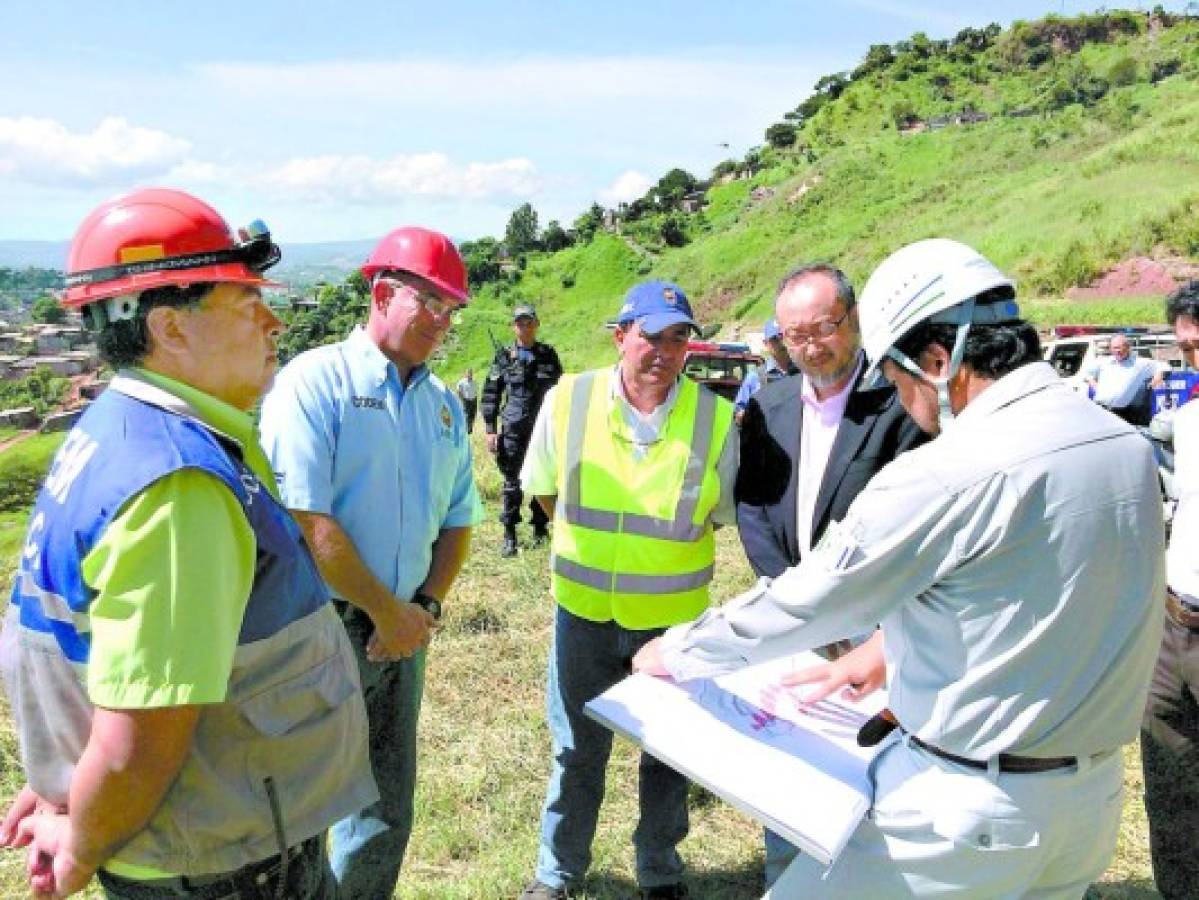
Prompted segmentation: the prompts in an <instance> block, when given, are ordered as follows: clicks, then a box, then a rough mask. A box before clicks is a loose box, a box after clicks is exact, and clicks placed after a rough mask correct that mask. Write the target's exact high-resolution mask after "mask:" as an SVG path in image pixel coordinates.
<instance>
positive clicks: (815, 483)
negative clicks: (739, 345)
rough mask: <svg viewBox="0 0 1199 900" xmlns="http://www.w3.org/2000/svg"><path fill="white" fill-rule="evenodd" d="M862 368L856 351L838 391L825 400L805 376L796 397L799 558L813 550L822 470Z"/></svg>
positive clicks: (796, 527)
mask: <svg viewBox="0 0 1199 900" xmlns="http://www.w3.org/2000/svg"><path fill="white" fill-rule="evenodd" d="M861 367H862V360H861V356H860V354H859V358H858V362H857V365H856V366H855V367H854V370H853V374H852V375H850V377H849V380H848V381H846V382H845V386H844V387H843V388H841V390H840V391H838V392H837V393H835V394H833V395H832V396H831V397H828V398H826V399H824V400H821V399H820V398H819V397H817V396H816V389H815V388H814V387H813V386H812V380H811V379H810V378H805V379H804V380H803V387H802V388H801V391H800V395H799V399H800V402H801V403H802V404H803V423H802V427H801V428H800V429H799V465H798V466H797V470H796V479H797V482H796V485H795V505H796V516H795V539H796V541H797V542H798V544H799V555H800V556H801V557H802V556H804V555H806V554H807V553H808V551H809V550H811V549H812V520H813V519H814V518H815V516H816V497H817V496H818V495H819V494H820V485H821V483H822V482H823V481H824V470H825V469H827V468H828V458H829V455H830V454H831V453H832V450H833V442H834V441H836V440H837V431H838V430H839V429H840V428H841V419H842V418H843V417H844V416H845V407H846V406H847V405H848V403H849V394H850V392H851V391H852V390H853V386H854V385H855V384H856V383H857V380H858V370H859V369H861Z"/></svg>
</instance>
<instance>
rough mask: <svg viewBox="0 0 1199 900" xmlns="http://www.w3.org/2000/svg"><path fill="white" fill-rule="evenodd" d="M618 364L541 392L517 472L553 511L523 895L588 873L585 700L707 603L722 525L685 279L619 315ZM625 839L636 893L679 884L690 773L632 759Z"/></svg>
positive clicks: (593, 758) (597, 761)
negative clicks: (539, 771)
mask: <svg viewBox="0 0 1199 900" xmlns="http://www.w3.org/2000/svg"><path fill="white" fill-rule="evenodd" d="M616 319H617V325H616V331H615V340H616V346H617V347H618V348H619V351H620V360H619V361H618V362H617V364H616V366H615V367H613V368H605V369H596V370H592V371H589V372H584V373H582V374H580V375H567V376H565V377H563V378H562V380H561V381H560V382H559V383H558V385H557V386H556V387H555V388H553V390H551V391H550V393H549V394H548V395H547V396H546V399H545V402H544V404H543V405H542V407H541V412H540V414H539V416H538V418H537V422H536V424H535V425H534V427H533V434H532V436H531V438H530V442H529V449H528V453H527V455H526V457H525V463H524V467H523V469H522V470H521V482H522V484H523V487H524V490H525V492H526V493H528V494H531V495H533V496H535V497H536V498H537V499H538V502H540V503H541V505H542V506H543V507H544V508H545V510H546V512H547V513H549V514H550V515H552V516H554V517H555V519H556V521H555V525H554V533H553V543H552V545H551V546H552V550H553V553H552V559H553V562H552V569H553V572H552V585H553V594H554V599H555V600H556V601H557V603H558V608H557V611H556V619H555V625H554V641H553V646H552V648H551V650H550V660H549V679H548V687H547V694H548V701H547V715H548V719H549V727H550V733H551V736H552V738H553V744H554V764H553V771H552V773H551V775H550V783H549V790H548V792H547V796H546V801H545V808H544V811H543V813H542V818H541V846H540V850H539V853H538V859H537V870H536V876H535V879H534V881H533V882H532V883H531V884H530V885H529V886H528V887H527V888H526V889H525V891H524V893H522V894H521V900H554V898H562V897H566V896H567V889H568V887H569V886H570V885H571V884H572V883H573V882H576V881H577V880H578V879H580V878H582V876H583V874H584V873H585V872H586V871H587V866H588V864H589V863H590V860H591V840H592V837H593V836H594V834H595V825H596V817H597V814H598V813H599V807H600V801H601V799H602V798H603V791H604V771H605V768H606V766H607V762H608V754H609V752H610V750H611V746H612V733H611V732H610V731H608V730H607V729H605V728H603V727H602V726H600V725H597V724H596V723H594V722H592V721H591V720H589V719H586V718H584V716H583V704H585V703H586V702H587V701H588V700H590V699H592V698H593V697H595V696H596V695H598V694H600V693H602V692H603V691H604V690H606V689H607V688H609V687H611V686H612V685H613V684H615V683H616V682H618V681H620V680H621V679H622V678H623V677H624V676H625V675H627V674H628V672H629V664H630V661H631V659H632V657H633V655H634V654H635V653H636V652H637V650H638V649H639V648H640V647H641V646H642V645H643V644H645V643H646V642H647V641H649V640H651V639H652V638H653V637H655V636H656V635H658V634H660V633H661V632H662V631H663V629H665V628H667V627H669V626H671V625H674V624H677V623H680V622H684V621H687V620H688V619H690V618H692V617H694V616H696V615H698V614H699V613H700V612H701V611H702V610H703V609H704V608H706V607H707V605H708V584H709V582H710V581H711V580H712V570H713V567H714V563H715V543H714V540H713V535H712V529H713V525H714V524H731V523H733V522H734V521H735V509H734V504H733V483H734V481H735V479H736V472H737V453H738V442H737V440H736V436H735V434H734V435H733V436H732V437H731V438H730V430H733V429H732V428H731V426H732V424H733V406H732V404H731V403H729V402H728V401H726V400H723V399H721V398H720V397H717V396H716V395H715V394H714V393H712V392H711V391H709V390H707V389H706V388H702V387H700V386H699V385H697V384H696V383H695V382H693V381H691V380H690V379H687V378H683V377H681V373H682V370H683V360H684V358H685V356H686V353H687V339H688V337H689V336H690V333H691V332H692V331H693V330H698V326H697V325H696V323H695V320H694V319H693V318H692V313H691V306H690V304H689V303H688V302H687V297H686V296H685V295H684V293H683V291H682V290H681V289H680V288H679V287H678V286H677V285H673V284H669V283H666V282H661V281H650V282H645V283H642V284H639V285H637V286H635V287H634V288H632V290H630V291H629V293H628V294H627V295H626V297H625V301H624V304H623V305H622V306H621V308H620V312H619V314H618V315H617V317H616ZM640 775H641V778H640V793H641V797H640V800H641V819H640V822H639V823H638V826H637V830H636V832H635V833H634V835H633V843H634V846H635V848H636V857H637V881H638V884H639V885H640V886H641V891H642V896H643V897H652V898H673V897H684V896H686V888H685V887H684V886H683V883H682V873H683V861H682V859H681V858H680V856H679V853H678V850H677V849H676V847H677V845H678V843H679V841H681V840H682V839H683V837H684V836H685V835H686V834H687V803H686V801H687V782H686V779H684V778H683V777H682V776H681V775H678V774H677V773H675V772H674V771H673V770H672V769H670V768H669V767H667V766H665V765H663V764H662V763H660V762H658V761H657V760H655V759H654V758H653V757H650V756H647V755H642V757H641V772H640Z"/></svg>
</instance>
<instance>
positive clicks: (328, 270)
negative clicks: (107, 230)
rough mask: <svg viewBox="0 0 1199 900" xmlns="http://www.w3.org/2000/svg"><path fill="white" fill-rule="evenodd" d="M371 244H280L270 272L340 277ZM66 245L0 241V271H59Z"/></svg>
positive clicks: (303, 277)
mask: <svg viewBox="0 0 1199 900" xmlns="http://www.w3.org/2000/svg"><path fill="white" fill-rule="evenodd" d="M374 244H375V242H374V240H373V239H368V240H361V241H324V242H320V243H313V244H284V245H283V260H282V262H280V263H279V265H278V267H277V268H275V269H273V270H272V272H273V273H275V274H277V275H279V276H280V277H282V278H284V279H285V280H296V281H300V282H311V281H315V280H319V279H320V278H325V279H334V278H340V277H344V276H345V275H347V274H349V273H350V272H352V271H353V270H354V269H356V268H358V267H359V266H360V265H362V263H363V261H364V260H365V259H366V257H367V255H368V254H369V253H370V251H371V248H372V247H373V246H374ZM68 245H69V242H68V241H2V240H0V267H4V268H9V269H23V268H26V267H28V266H33V267H35V268H39V269H59V270H62V269H63V268H64V267H65V266H66V260H67V248H68Z"/></svg>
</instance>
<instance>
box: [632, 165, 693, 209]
mask: <svg viewBox="0 0 1199 900" xmlns="http://www.w3.org/2000/svg"><path fill="white" fill-rule="evenodd" d="M698 183H699V182H698V181H696V178H695V176H694V175H692V174H691V173H690V172H688V171H687V170H686V169H677V168H676V169H671V170H670V171H669V172H667V173H666V174H665V175H663V176H662V177H661V178H660V179H658V183H657V184H656V185H654V186H653V187H652V188H650V189H649V192H648V193H647V194H646V195H645V197H643V198H642V201H643V202H644V203H645V204H646V205H647V206H648V207H649V208H650V209H655V210H657V211H659V212H668V211H670V210H673V209H677V208H678V206H679V203H680V202H682V199H683V198H684V197H685V196H687V195H688V194H689V193H691V192H692V191H693V190H695V187H696V185H697V184H698Z"/></svg>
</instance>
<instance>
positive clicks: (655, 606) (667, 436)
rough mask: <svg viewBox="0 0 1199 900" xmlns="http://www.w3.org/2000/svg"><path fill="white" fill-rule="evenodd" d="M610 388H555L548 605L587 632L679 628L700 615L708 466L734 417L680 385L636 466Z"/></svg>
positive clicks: (708, 536) (711, 485)
mask: <svg viewBox="0 0 1199 900" xmlns="http://www.w3.org/2000/svg"><path fill="white" fill-rule="evenodd" d="M612 377H613V372H612V371H611V370H606V371H605V370H595V371H591V372H584V373H583V374H581V375H577V376H571V375H567V376H565V377H563V378H562V380H561V381H559V382H558V389H557V393H556V402H555V404H554V410H553V416H554V418H553V426H554V438H555V443H556V446H557V448H558V453H557V457H558V496H557V502H556V504H555V508H554V541H553V547H552V549H553V562H552V569H553V579H552V584H553V592H554V599H555V600H557V601H558V603H560V604H561V605H562V606H563V608H565V609H566V610H568V611H569V612H571V613H573V614H575V615H576V616H579V617H580V618H584V619H589V620H591V621H594V622H607V621H610V620H615V621H616V623H617V624H619V625H621V626H622V627H624V628H630V629H637V630H642V629H648V628H662V627H666V626H669V625H677V624H678V623H680V622H686V621H688V620H690V619H693V618H695V617H696V616H697V615H699V614H700V613H701V612H702V611H703V610H704V609H705V608H706V607H707V605H708V599H709V598H708V584H709V582H711V580H712V570H713V567H714V563H715V552H716V551H715V541H714V539H713V536H712V523H711V521H710V518H709V517H710V516H711V513H712V510H713V509H714V508H715V507H716V504H717V502H718V501H719V499H720V478H719V476H718V475H717V473H716V461H717V459H719V457H720V451H721V449H722V448H723V447H724V442H725V439H726V438H727V437H728V433H729V429H730V428H731V427H732V422H733V406H732V404H731V403H729V402H728V401H727V400H724V399H722V398H720V397H717V396H716V395H715V394H713V393H712V392H711V391H709V390H707V389H701V388H700V387H699V385H697V384H696V383H695V382H694V381H692V380H691V379H689V378H684V379H682V380H681V381H680V382H679V387H678V397H677V399H676V401H675V405H674V408H673V409H672V410H671V412H670V415H669V416H668V417H667V421H666V423H665V425H664V427H663V429H662V433H661V435H660V437H659V440H658V441H656V442H655V443H654V444H652V445H651V446H650V448H649V450H648V452H647V453H646V455H645V456H644V457H642V458H641V459H636V458H635V457H634V455H633V444H632V436H631V434H630V432H629V428H628V425H627V423H626V422H625V420H624V417H623V416H622V415H621V412H620V409H619V407H618V406H617V405H616V404H615V403H613V402H612V400H611V392H612V386H611V380H612Z"/></svg>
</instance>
